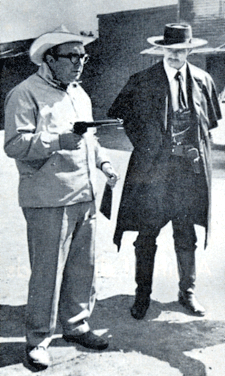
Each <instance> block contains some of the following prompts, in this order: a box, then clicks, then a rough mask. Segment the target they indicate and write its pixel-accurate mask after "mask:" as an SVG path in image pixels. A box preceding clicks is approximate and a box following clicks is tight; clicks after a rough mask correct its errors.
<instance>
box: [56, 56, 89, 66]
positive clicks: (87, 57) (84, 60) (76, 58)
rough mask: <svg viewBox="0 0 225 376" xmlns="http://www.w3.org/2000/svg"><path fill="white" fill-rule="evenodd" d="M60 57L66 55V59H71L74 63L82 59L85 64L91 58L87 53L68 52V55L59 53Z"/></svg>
mask: <svg viewBox="0 0 225 376" xmlns="http://www.w3.org/2000/svg"><path fill="white" fill-rule="evenodd" d="M57 56H58V57H65V58H66V59H70V61H71V63H72V64H77V63H79V62H80V60H83V64H86V63H87V62H88V60H89V56H88V55H87V54H81V55H78V54H72V53H71V54H68V55H62V54H57Z"/></svg>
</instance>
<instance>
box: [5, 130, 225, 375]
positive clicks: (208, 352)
mask: <svg viewBox="0 0 225 376" xmlns="http://www.w3.org/2000/svg"><path fill="white" fill-rule="evenodd" d="M222 126H223V128H222ZM224 128H225V127H224V125H223V123H222V124H221V130H219V131H218V130H216V131H215V132H214V150H213V161H214V162H213V163H214V174H213V229H212V241H211V244H210V245H209V248H208V249H207V250H206V251H205V250H204V249H203V243H204V231H203V230H202V229H201V228H197V235H198V251H197V254H196V263H197V288H196V294H197V296H198V298H199V300H200V302H201V303H202V304H203V305H204V306H205V308H206V309H207V314H206V316H205V317H204V318H198V317H194V316H191V315H189V314H188V312H187V311H186V310H185V309H184V308H183V307H181V306H180V305H179V304H178V302H177V290H178V287H177V283H178V276H177V266H176V260H175V254H174V250H173V242H172V236H171V226H170V224H169V225H167V226H166V227H165V228H164V229H163V230H162V232H161V234H160V236H159V241H158V252H157V257H156V265H155V274H154V285H153V294H152V302H151V306H150V308H149V310H148V312H147V315H146V317H145V318H144V320H141V321H137V320H134V319H133V318H132V317H131V315H130V307H131V305H132V303H133V299H134V290H135V282H134V265H135V258H134V249H133V245H132V243H133V241H134V240H135V237H136V235H137V234H136V233H126V234H125V235H124V237H123V242H122V248H121V251H120V252H119V253H117V250H116V247H115V246H114V245H113V243H112V235H113V231H114V227H115V220H116V213H117V209H118V205H119V198H120V195H121V190H122V185H123V180H124V175H125V171H126V166H127V163H128V159H129V155H130V151H129V143H127V148H125V149H126V150H125V151H124V150H121V149H120V148H117V150H116V149H115V148H114V147H112V146H113V145H114V143H115V140H114V136H115V135H112V136H111V138H110V137H109V138H108V139H107V140H106V139H105V138H104V135H103V137H100V141H102V142H103V144H104V140H105V146H110V147H112V148H111V149H110V150H109V154H110V156H111V158H112V160H113V163H114V165H115V167H116V168H117V170H118V171H119V173H120V175H121V179H120V181H119V183H118V185H117V186H116V187H115V189H114V192H113V216H112V219H111V221H108V220H107V219H106V218H104V217H103V216H102V214H99V215H98V228H97V239H96V252H97V254H96V269H97V270H96V272H97V290H98V296H97V302H96V306H95V310H94V312H93V315H92V317H91V320H90V325H91V327H92V329H93V330H94V331H95V333H96V334H98V335H101V336H103V337H104V338H107V339H108V340H109V347H108V349H107V350H106V351H103V352H97V351H92V350H90V351H88V350H86V349H84V348H82V347H81V346H79V345H76V346H71V345H68V344H67V343H66V342H64V341H63V340H62V338H61V328H60V326H58V328H57V331H56V334H55V336H54V339H53V341H52V343H51V346H50V348H49V352H50V354H51V356H52V366H51V367H49V368H48V369H47V370H46V371H43V372H40V374H43V375H46V376H50V375H57V376H112V375H116V376H137V375H138V376H159V375H160V376H162V375H163V376H178V375H184V376H205V375H207V376H222V375H224V374H225V357H224V354H225V351H224V350H225V288H224V286H225V252H224V244H225V241H224V240H225V236H224V223H225V221H224V220H225V214H224V213H225V189H224V181H225V162H224V151H225V148H224V144H225V132H224ZM3 136H4V134H3V131H1V132H0V143H1V145H0V179H1V190H0V219H1V226H0V243H1V253H0V261H1V262H0V283H1V290H0V375H1V376H14V375H20V376H29V375H31V374H32V373H33V371H32V370H31V369H28V368H27V366H26V364H23V358H24V346H25V328H24V319H25V307H26V297H27V284H28V280H29V274H30V270H29V263H28V254H27V244H26V233H25V221H24V219H23V216H22V213H21V210H20V208H19V207H18V203H17V183H18V175H17V171H16V168H15V164H14V161H13V160H10V159H9V158H7V157H6V156H5V154H4V152H3V150H2V144H3ZM101 138H102V140H101ZM121 139H122V138H120V136H118V143H117V145H118V144H119V142H120V141H121ZM103 187H104V177H103V176H102V175H101V173H99V195H98V204H99V202H100V199H101V195H102V191H103Z"/></svg>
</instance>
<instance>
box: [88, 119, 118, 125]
mask: <svg viewBox="0 0 225 376" xmlns="http://www.w3.org/2000/svg"><path fill="white" fill-rule="evenodd" d="M85 124H86V125H87V127H99V126H102V127H104V126H108V125H116V126H121V125H123V120H122V119H107V120H95V121H87V122H85Z"/></svg>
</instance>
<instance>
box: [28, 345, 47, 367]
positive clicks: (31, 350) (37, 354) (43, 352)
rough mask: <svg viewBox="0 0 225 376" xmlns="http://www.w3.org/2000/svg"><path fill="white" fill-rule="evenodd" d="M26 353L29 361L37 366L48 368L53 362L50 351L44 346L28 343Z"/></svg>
mask: <svg viewBox="0 0 225 376" xmlns="http://www.w3.org/2000/svg"><path fill="white" fill-rule="evenodd" d="M26 354H27V360H28V363H29V364H30V365H32V366H34V367H36V368H47V367H48V366H49V365H50V364H51V360H50V356H49V353H48V351H47V349H46V348H45V347H43V346H36V347H31V346H29V345H27V347H26Z"/></svg>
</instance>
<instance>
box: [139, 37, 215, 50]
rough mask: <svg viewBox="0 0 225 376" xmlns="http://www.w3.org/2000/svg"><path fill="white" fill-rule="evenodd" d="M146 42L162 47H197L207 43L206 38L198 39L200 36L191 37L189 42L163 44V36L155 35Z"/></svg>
mask: <svg viewBox="0 0 225 376" xmlns="http://www.w3.org/2000/svg"><path fill="white" fill-rule="evenodd" d="M147 41H148V43H150V44H152V45H153V46H158V47H162V48H177V49H180V48H190V49H191V48H197V47H201V46H204V45H205V44H207V43H208V42H207V40H205V39H200V38H192V39H191V41H190V42H184V43H173V44H164V36H163V35H161V36H157V37H149V38H148V39H147Z"/></svg>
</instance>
